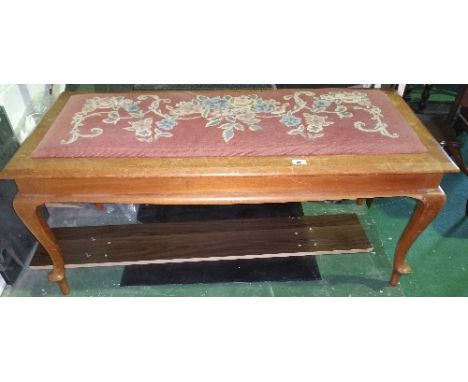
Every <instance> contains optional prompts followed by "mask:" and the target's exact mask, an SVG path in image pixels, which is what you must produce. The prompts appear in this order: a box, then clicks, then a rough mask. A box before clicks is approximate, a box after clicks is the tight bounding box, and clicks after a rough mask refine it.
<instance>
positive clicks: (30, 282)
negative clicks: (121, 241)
mask: <svg viewBox="0 0 468 382" xmlns="http://www.w3.org/2000/svg"><path fill="white" fill-rule="evenodd" d="M460 139H461V140H463V141H464V143H465V145H464V148H463V155H464V157H465V158H468V136H467V135H466V134H464V135H462V136H460ZM442 187H443V189H444V190H445V192H446V193H447V196H448V200H447V204H446V205H445V207H444V209H443V210H442V212H441V213H440V214H439V216H438V217H437V218H436V220H435V221H434V222H433V223H432V225H431V226H430V227H428V228H427V229H426V231H425V232H424V233H423V234H422V235H421V236H420V237H419V239H418V240H417V241H416V243H415V244H414V245H413V247H412V248H411V250H410V252H409V255H408V260H409V263H410V264H411V265H412V267H413V273H412V274H411V275H408V276H404V277H402V279H401V283H400V285H398V286H397V287H394V288H392V287H390V286H389V285H388V279H389V277H390V274H391V269H392V265H391V263H392V259H393V254H394V250H395V246H396V244H397V241H398V238H399V236H400V234H401V232H402V231H403V229H404V227H405V225H406V223H407V221H408V218H409V216H410V214H411V212H412V210H413V208H414V205H415V202H414V201H413V200H410V199H407V198H385V199H384V198H382V199H375V200H374V202H373V204H372V206H371V208H370V209H368V208H367V207H366V206H358V205H356V204H355V203H354V202H353V201H345V202H343V203H338V204H335V203H304V204H303V208H304V212H305V214H306V215H314V214H336V213H346V212H353V213H356V214H357V215H358V216H359V218H360V220H361V222H362V225H363V227H364V229H365V231H366V233H367V235H368V237H369V239H370V241H371V242H372V244H373V246H374V251H373V252H372V253H369V254H352V255H329V256H319V257H318V264H319V268H320V272H321V274H322V277H323V280H322V281H311V282H274V283H273V282H262V283H224V284H197V285H169V286H144V287H120V278H121V275H122V270H123V267H121V266H113V267H100V268H81V269H69V270H68V271H67V275H68V280H69V283H70V286H71V289H72V292H71V296H468V271H467V269H468V218H467V217H466V216H465V205H466V200H467V198H468V177H467V176H465V175H463V174H450V175H446V176H445V177H444V180H443V183H442ZM60 295H61V294H60V292H59V289H58V287H57V286H56V285H54V284H51V283H49V282H48V281H47V271H45V270H30V269H27V270H25V272H23V274H22V276H21V277H20V279H19V280H18V281H17V283H16V285H15V286H14V287H13V288H10V287H9V288H7V289H6V290H5V292H4V296H60Z"/></svg>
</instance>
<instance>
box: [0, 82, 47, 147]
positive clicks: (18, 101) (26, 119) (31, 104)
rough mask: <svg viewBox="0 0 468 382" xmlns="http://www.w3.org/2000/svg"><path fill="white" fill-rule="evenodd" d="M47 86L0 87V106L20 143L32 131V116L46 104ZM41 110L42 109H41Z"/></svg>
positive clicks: (34, 120) (35, 121)
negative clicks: (2, 107) (3, 108)
mask: <svg viewBox="0 0 468 382" xmlns="http://www.w3.org/2000/svg"><path fill="white" fill-rule="evenodd" d="M47 90H48V85H45V84H20V85H16V84H13V85H0V105H2V106H4V107H5V110H6V112H7V115H8V118H9V120H10V122H11V124H12V126H13V131H14V133H15V135H16V137H17V138H18V141H19V142H20V143H22V142H23V141H24V140H25V139H26V138H27V137H28V136H29V134H30V133H31V132H32V131H33V130H34V128H35V127H36V124H37V118H35V116H33V115H32V114H34V113H35V112H37V111H40V110H36V109H38V108H39V109H40V108H41V107H42V105H43V104H44V102H43V101H44V100H46V101H47V102H46V103H48V99H47V97H48V91H47ZM42 108H43V107H42Z"/></svg>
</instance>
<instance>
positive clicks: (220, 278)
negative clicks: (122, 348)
mask: <svg viewBox="0 0 468 382" xmlns="http://www.w3.org/2000/svg"><path fill="white" fill-rule="evenodd" d="M321 279H322V277H321V275H320V271H319V269H318V266H317V262H316V260H315V257H314V256H304V257H285V258H272V259H251V260H232V261H204V262H199V263H182V264H149V265H131V266H127V267H125V270H124V272H123V274H122V280H121V282H120V286H133V285H166V284H205V283H230V282H264V281H283V282H284V281H315V280H321Z"/></svg>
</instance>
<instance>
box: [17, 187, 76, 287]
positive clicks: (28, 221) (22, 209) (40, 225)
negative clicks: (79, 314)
mask: <svg viewBox="0 0 468 382" xmlns="http://www.w3.org/2000/svg"><path fill="white" fill-rule="evenodd" d="M43 204H44V201H42V200H38V199H36V198H34V197H27V196H23V195H20V194H19V195H17V196H16V197H15V199H14V201H13V207H14V208H15V211H16V213H17V215H18V216H19V218H20V219H21V220H22V221H23V223H24V224H25V225H26V227H28V228H29V230H30V231H31V233H32V234H33V235H34V236H35V237H36V239H37V241H39V243H41V244H42V246H43V247H44V249H45V250H46V252H47V253H48V254H49V256H50V258H51V260H52V264H53V270H52V271H51V272H50V273H49V276H48V277H49V281H51V282H54V283H57V284H58V285H59V287H60V290H61V291H62V293H63V294H68V293H70V288H69V286H68V283H67V280H66V278H65V265H64V261H63V255H62V251H61V249H60V247H59V245H58V243H57V240H56V239H55V236H54V234H53V232H52V231H51V229H50V228H49V226H48V225H47V223H46V221H45V220H44V218H43V217H42V215H41V213H40V208H41V207H42V206H43Z"/></svg>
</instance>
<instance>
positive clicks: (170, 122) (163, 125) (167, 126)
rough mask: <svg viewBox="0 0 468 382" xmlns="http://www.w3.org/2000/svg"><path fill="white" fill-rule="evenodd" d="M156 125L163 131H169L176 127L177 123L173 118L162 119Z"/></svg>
mask: <svg viewBox="0 0 468 382" xmlns="http://www.w3.org/2000/svg"><path fill="white" fill-rule="evenodd" d="M156 125H157V126H158V127H159V128H160V129H163V130H171V129H173V128H174V126H176V125H177V122H176V120H175V119H173V118H169V117H168V118H164V119H161V120H160V121H159V122H156Z"/></svg>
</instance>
